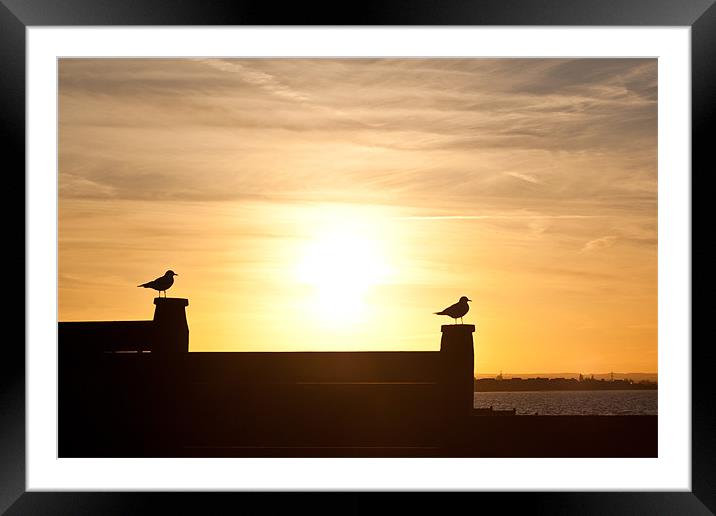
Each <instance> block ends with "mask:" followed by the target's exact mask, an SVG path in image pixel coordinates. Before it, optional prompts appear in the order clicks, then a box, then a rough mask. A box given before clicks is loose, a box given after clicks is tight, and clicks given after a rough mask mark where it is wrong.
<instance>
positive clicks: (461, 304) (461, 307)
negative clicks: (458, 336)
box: [434, 296, 472, 324]
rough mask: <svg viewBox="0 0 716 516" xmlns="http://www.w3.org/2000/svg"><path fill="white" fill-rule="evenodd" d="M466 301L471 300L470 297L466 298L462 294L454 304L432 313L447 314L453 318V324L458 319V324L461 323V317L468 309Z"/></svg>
mask: <svg viewBox="0 0 716 516" xmlns="http://www.w3.org/2000/svg"><path fill="white" fill-rule="evenodd" d="M468 301H472V299H468V298H467V297H465V296H462V297H461V298H460V300H459V301H458V302H457V303H455V304H454V305H450V306H448V307H447V308H446V309H445V310H443V311H442V312H434V313H435V315H448V316H450V317H452V318H453V319H455V324H457V320H458V319H460V324H462V318H463V317H464V316H465V314H466V313H467V312H468V311H469V310H470V305H468V304H467V303H468Z"/></svg>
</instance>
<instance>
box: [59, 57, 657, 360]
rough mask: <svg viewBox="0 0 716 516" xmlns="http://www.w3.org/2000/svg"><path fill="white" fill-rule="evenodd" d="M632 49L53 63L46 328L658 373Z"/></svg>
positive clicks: (645, 156) (640, 92)
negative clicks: (50, 306) (165, 318)
mask: <svg viewBox="0 0 716 516" xmlns="http://www.w3.org/2000/svg"><path fill="white" fill-rule="evenodd" d="M656 70H657V63H656V60H654V59H591V60H587V59H583V60H562V59H374V60H367V59H343V60H340V59H339V60H332V59H331V60H328V59H313V60H311V59H308V60H306V59H241V60H222V59H176V60H157V59H62V60H60V65H59V95H60V147H59V148H60V156H59V192H60V193H59V195H60V208H59V271H58V273H59V317H60V320H64V321H70V320H111V319H113V320H123V319H146V318H151V314H152V310H153V306H152V298H153V291H149V290H146V289H139V288H136V285H138V284H139V283H143V282H145V281H148V280H150V279H153V278H155V277H157V276H159V275H161V274H163V272H164V271H165V270H167V269H173V270H174V271H176V272H177V273H179V276H178V277H177V278H176V283H175V285H174V287H172V289H171V290H170V291H169V295H170V296H177V297H187V298H189V300H190V305H189V307H188V309H187V314H188V318H189V325H190V330H191V337H190V342H191V344H190V345H191V350H193V351H203V350H237V351H239V350H325V349H335V350H354V349H375V350H408V349H421V350H430V349H437V348H438V346H439V341H440V324H446V323H448V322H451V321H450V320H449V319H447V318H444V317H439V316H436V315H432V312H435V311H439V310H441V309H442V308H444V307H445V306H448V305H449V304H452V303H454V302H455V301H457V299H458V298H459V297H460V296H462V295H467V296H468V297H470V298H471V299H473V300H474V302H473V303H472V308H471V311H470V313H469V314H468V315H467V317H466V318H465V322H466V323H467V322H470V323H476V324H477V325H478V329H477V333H476V355H477V367H476V371H477V372H478V373H484V372H496V371H499V370H504V371H505V372H508V371H512V372H518V371H519V372H556V371H571V372H585V373H589V372H606V371H611V370H614V371H625V372H627V371H628V372H640V371H641V372H655V371H656V370H657V159H656V156H657V153H656V150H657V147H656V142H657V103H656V87H657V86H656V85H657V77H656Z"/></svg>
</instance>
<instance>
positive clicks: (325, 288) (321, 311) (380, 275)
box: [297, 227, 390, 324]
mask: <svg viewBox="0 0 716 516" xmlns="http://www.w3.org/2000/svg"><path fill="white" fill-rule="evenodd" d="M389 274H390V267H389V265H388V261H387V259H386V256H385V253H384V252H383V248H382V245H381V242H380V241H379V240H378V239H377V238H376V237H375V236H371V235H369V234H367V232H365V231H360V230H359V229H356V228H350V227H341V228H335V229H331V230H328V231H324V232H322V233H320V234H318V235H316V237H315V238H313V239H311V240H310V241H309V243H308V244H307V245H306V248H305V250H304V253H303V255H302V258H301V260H300V262H299V265H298V268H297V276H298V280H299V282H301V283H303V284H308V285H310V286H311V287H312V292H313V299H312V300H311V301H310V303H311V305H312V307H313V308H314V310H315V312H316V315H317V316H318V317H319V318H320V319H321V320H322V321H323V322H325V323H340V324H345V323H350V322H356V321H358V320H360V319H361V318H362V316H363V315H365V311H366V308H367V306H366V295H367V294H368V292H369V290H370V289H371V287H374V286H375V285H379V284H381V283H383V282H385V281H386V279H387V277H388V276H389Z"/></svg>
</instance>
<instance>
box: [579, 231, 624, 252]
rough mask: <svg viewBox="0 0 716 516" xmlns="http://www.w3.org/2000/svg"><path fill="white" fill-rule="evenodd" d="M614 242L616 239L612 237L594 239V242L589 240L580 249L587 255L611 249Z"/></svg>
mask: <svg viewBox="0 0 716 516" xmlns="http://www.w3.org/2000/svg"><path fill="white" fill-rule="evenodd" d="M616 241H617V237H616V236H613V235H609V236H603V237H600V238H595V239H594V240H590V241H589V242H587V243H586V244H584V247H582V252H584V253H588V252H590V251H598V250H600V249H607V248H609V247H612V246H613V245H614V243H615V242H616Z"/></svg>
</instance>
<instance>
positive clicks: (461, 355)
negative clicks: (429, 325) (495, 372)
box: [440, 324, 475, 420]
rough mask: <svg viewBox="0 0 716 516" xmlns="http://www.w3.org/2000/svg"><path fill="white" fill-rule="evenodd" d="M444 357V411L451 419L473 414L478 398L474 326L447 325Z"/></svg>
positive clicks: (441, 349)
mask: <svg viewBox="0 0 716 516" xmlns="http://www.w3.org/2000/svg"><path fill="white" fill-rule="evenodd" d="M441 331H442V334H443V335H442V339H441V340H440V354H441V360H442V375H441V376H442V377H441V383H442V385H443V393H444V396H445V398H444V403H445V405H444V409H445V415H446V416H447V417H448V419H452V420H454V419H462V418H467V417H469V416H470V415H472V407H473V397H474V393H473V391H474V361H475V355H474V351H473V342H472V334H473V332H474V331H475V325H474V324H445V325H443V326H442V328H441Z"/></svg>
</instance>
